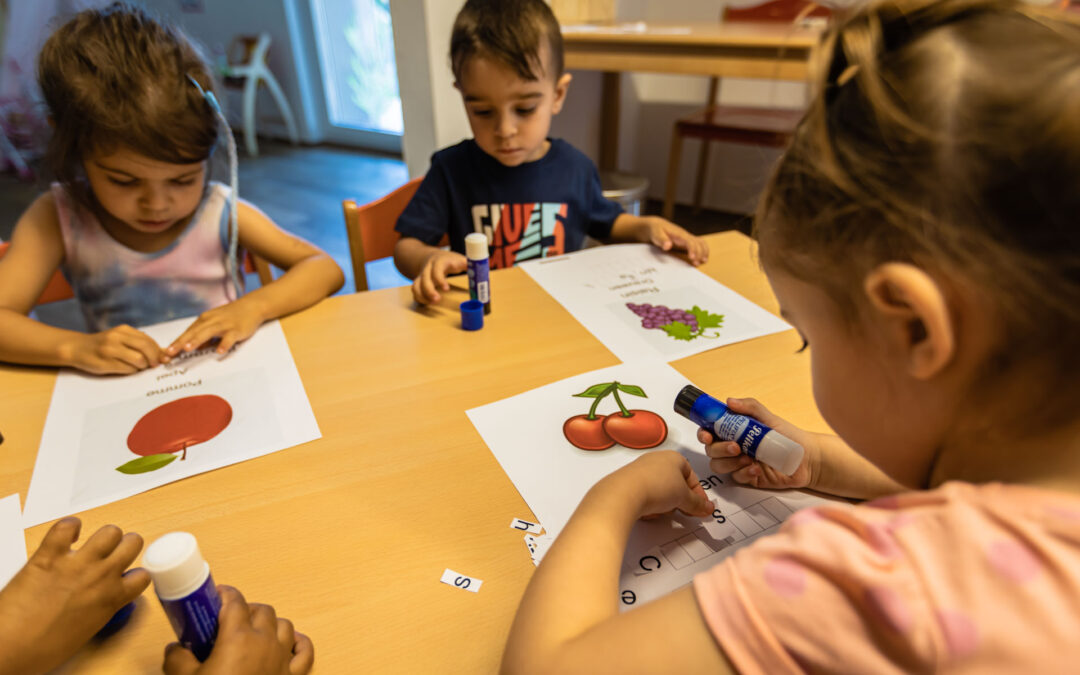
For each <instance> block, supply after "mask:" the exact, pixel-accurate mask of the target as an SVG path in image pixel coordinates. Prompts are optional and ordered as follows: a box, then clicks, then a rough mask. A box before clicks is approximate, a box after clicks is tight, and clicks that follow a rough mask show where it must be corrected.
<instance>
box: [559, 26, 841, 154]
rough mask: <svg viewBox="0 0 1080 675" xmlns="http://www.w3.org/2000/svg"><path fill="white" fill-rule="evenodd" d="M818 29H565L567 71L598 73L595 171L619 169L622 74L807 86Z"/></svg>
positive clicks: (614, 27) (620, 27)
mask: <svg viewBox="0 0 1080 675" xmlns="http://www.w3.org/2000/svg"><path fill="white" fill-rule="evenodd" d="M821 31H822V26H820V25H810V26H806V25H793V24H787V23H776V22H756V21H726V22H725V21H695V22H681V23H664V22H654V21H650V22H647V23H618V24H592V25H577V26H563V29H562V35H563V50H564V53H565V64H566V67H567V68H568V69H573V70H599V71H603V73H604V77H603V84H602V87H603V94H602V96H601V103H600V105H601V125H600V129H601V133H600V148H599V161H598V164H599V166H600V168H601V169H602V170H605V171H610V170H615V169H617V168H618V129H619V115H620V111H619V100H620V98H621V91H620V89H621V80H620V78H619V75H620V73H626V72H652V73H673V74H680V75H707V76H715V77H748V78H756V79H766V80H794V81H806V80H807V77H808V65H809V61H810V53H811V51H812V49H813V47H814V45H816V44H817V41H818V38H820V36H821ZM702 105H703V106H704V105H705V101H702Z"/></svg>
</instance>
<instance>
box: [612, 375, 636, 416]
mask: <svg viewBox="0 0 1080 675" xmlns="http://www.w3.org/2000/svg"><path fill="white" fill-rule="evenodd" d="M611 394H612V395H613V396H614V397H615V402H616V403H618V404H619V411H620V413H621V414H622V416H623V417H633V416H634V415H633V413H631V412H630V411H629V410H627V409H626V406H624V405H623V402H622V399H621V398H619V383H618V382H612V383H611Z"/></svg>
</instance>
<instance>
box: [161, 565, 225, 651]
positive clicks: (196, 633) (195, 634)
mask: <svg viewBox="0 0 1080 675" xmlns="http://www.w3.org/2000/svg"><path fill="white" fill-rule="evenodd" d="M159 599H160V598H159ZM161 606H162V607H163V608H164V609H165V614H166V616H168V617H169V623H171V624H172V627H173V630H174V631H175V632H176V636H177V638H178V639H179V640H180V644H182V645H183V646H184V647H186V648H187V649H190V650H191V652H192V653H193V654H195V658H197V659H199V661H205V660H206V659H207V657H209V656H210V650H212V649H213V648H214V641H215V640H216V639H217V631H218V612H220V611H221V596H220V595H218V592H217V587H216V586H214V578H213V577H212V576H209V575H207V577H206V581H205V582H203V585H202V586H199V588H198V589H197V590H195V591H194V592H193V593H190V594H188V595H185V596H184V597H182V598H177V599H176V600H161Z"/></svg>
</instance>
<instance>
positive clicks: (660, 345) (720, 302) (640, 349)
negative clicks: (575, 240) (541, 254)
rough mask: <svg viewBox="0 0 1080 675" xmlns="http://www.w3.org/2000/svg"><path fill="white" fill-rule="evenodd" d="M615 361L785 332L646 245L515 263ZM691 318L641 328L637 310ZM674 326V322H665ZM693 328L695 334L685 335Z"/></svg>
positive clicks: (671, 355)
mask: <svg viewBox="0 0 1080 675" xmlns="http://www.w3.org/2000/svg"><path fill="white" fill-rule="evenodd" d="M518 267H520V268H521V269H523V270H525V272H527V273H528V274H529V276H531V277H532V278H533V279H535V280H536V282H537V283H538V284H540V286H542V287H543V288H544V290H546V291H547V292H548V293H550V294H551V296H552V297H554V298H555V299H556V300H557V301H558V302H559V303H560V304H561V305H562V306H563V307H565V308H566V310H567V311H568V312H570V314H571V315H573V317H574V318H575V319H577V320H578V321H580V322H581V324H582V325H583V326H585V328H586V329H587V330H588V331H589V332H590V333H592V334H593V335H595V336H596V337H597V339H599V340H600V341H601V342H603V343H604V346H605V347H607V348H608V349H610V350H611V351H612V352H613V353H614V354H615V356H617V357H618V358H619V360H621V361H623V362H631V361H637V360H642V359H646V360H654V359H662V360H664V361H674V360H676V359H681V358H683V357H686V356H691V355H693V354H697V353H700V352H704V351H708V350H710V349H713V348H715V347H721V346H723V345H728V344H732V343H735V342H742V341H743V340H749V339H752V338H756V337H760V336H762V335H768V334H770V333H778V332H780V331H784V330H788V329H789V328H791V326H789V325H788V324H787V323H785V322H784V321H782V320H781V319H779V318H777V317H776V316H774V315H773V314H771V313H769V312H767V311H765V310H764V309H762V308H761V307H758V306H757V305H755V304H754V303H752V302H750V301H749V300H747V299H746V298H744V297H742V296H741V295H739V294H738V293H736V292H735V291H733V290H731V289H730V288H728V287H726V286H724V285H723V284H721V283H720V282H718V281H716V280H715V279H712V278H711V277H709V276H707V275H705V274H703V273H702V272H700V271H699V270H697V269H695V268H694V267H693V266H692V265H690V264H688V263H686V262H683V261H682V260H680V259H678V258H676V257H674V256H671V255H667V254H665V253H663V252H662V251H660V250H658V249H657V248H655V247H653V246H650V245H648V244H620V245H617V246H599V247H596V248H590V249H586V250H583V251H577V252H575V253H570V254H567V255H561V256H556V257H553V258H543V259H539V260H531V261H528V262H524V263H521V264H520V265H518ZM644 305H651V306H653V307H655V306H663V307H667V308H670V309H677V310H682V311H685V312H688V313H691V314H696V316H695V317H694V320H695V321H697V325H696V326H694V325H692V324H687V323H685V321H686V320H685V319H679V320H677V321H673V322H671V323H669V322H667V321H664V322H663V325H658V326H657V327H655V328H646V327H644V326H643V321H645V319H644V318H643V317H642V316H640V315H639V314H636V313H635V312H634V311H633V308H632V307H631V306H636V307H638V311H649V310H648V309H642V308H641V306H644ZM672 323H677V324H679V325H671V324H672ZM692 328H696V329H697V330H692Z"/></svg>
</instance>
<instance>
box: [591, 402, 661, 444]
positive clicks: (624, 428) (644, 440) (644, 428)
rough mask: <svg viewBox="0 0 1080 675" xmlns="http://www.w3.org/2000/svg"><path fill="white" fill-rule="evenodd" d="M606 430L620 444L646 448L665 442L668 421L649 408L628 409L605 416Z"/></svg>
mask: <svg viewBox="0 0 1080 675" xmlns="http://www.w3.org/2000/svg"><path fill="white" fill-rule="evenodd" d="M624 413H625V414H624ZM604 431H606V432H607V435H608V436H611V438H612V439H613V440H614V441H615V442H616V443H618V444H619V445H624V446H626V447H628V448H633V449H634V450H644V449H645V448H655V447H656V446H658V445H660V444H661V443H663V442H664V439H665V438H667V423H666V422H664V418H663V417H660V416H659V415H657V414H656V413H654V412H652V411H649V410H627V411H624V412H620V413H619V414H615V413H612V414H610V415H608V416H607V417H605V418H604Z"/></svg>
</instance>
